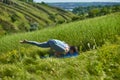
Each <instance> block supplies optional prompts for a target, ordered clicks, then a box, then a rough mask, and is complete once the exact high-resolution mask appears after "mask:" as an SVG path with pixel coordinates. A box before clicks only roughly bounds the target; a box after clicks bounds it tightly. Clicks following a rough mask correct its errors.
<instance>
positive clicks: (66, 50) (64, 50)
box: [20, 39, 78, 57]
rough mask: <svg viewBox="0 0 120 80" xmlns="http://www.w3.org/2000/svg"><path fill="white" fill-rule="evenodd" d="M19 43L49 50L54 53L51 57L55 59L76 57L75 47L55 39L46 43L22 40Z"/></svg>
mask: <svg viewBox="0 0 120 80" xmlns="http://www.w3.org/2000/svg"><path fill="white" fill-rule="evenodd" d="M20 43H27V44H32V45H35V46H38V47H41V48H51V49H52V50H54V51H55V53H54V54H53V55H52V56H55V57H72V56H77V55H78V50H77V47H75V46H69V45H68V44H67V43H65V42H63V41H60V40H57V39H51V40H49V41H47V42H42V43H39V42H36V41H28V40H23V41H20Z"/></svg>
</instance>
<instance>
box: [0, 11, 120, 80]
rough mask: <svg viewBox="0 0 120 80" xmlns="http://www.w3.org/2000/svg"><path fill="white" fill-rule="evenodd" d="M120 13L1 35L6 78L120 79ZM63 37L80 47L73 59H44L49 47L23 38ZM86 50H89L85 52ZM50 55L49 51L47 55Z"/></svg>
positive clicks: (0, 61) (1, 74)
mask: <svg viewBox="0 0 120 80" xmlns="http://www.w3.org/2000/svg"><path fill="white" fill-rule="evenodd" d="M119 17H120V13H115V14H110V15H107V16H102V17H98V18H94V19H86V20H83V21H76V22H72V23H68V24H63V25H58V26H56V27H54V28H52V27H51V28H46V29H43V30H40V31H35V32H28V33H21V34H14V35H7V36H4V37H2V38H0V52H1V54H0V55H1V56H0V78H1V79H2V80H119V79H120V76H119V75H120V58H119V57H120V54H119V53H120V38H119V35H120V23H119V22H120V18H119ZM52 38H55V39H60V40H63V41H65V42H67V43H69V44H70V45H75V46H77V47H78V48H79V50H80V55H79V56H77V57H72V58H63V59H58V58H46V59H40V55H41V54H46V53H49V49H41V48H38V47H35V46H31V45H21V44H20V43H19V41H20V40H23V39H28V40H35V41H39V42H42V41H46V40H49V39H52ZM84 51H86V52H84ZM46 55H47V54H46Z"/></svg>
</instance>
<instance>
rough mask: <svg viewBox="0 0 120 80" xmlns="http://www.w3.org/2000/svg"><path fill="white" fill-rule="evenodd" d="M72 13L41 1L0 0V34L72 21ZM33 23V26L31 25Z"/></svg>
mask: <svg viewBox="0 0 120 80" xmlns="http://www.w3.org/2000/svg"><path fill="white" fill-rule="evenodd" d="M75 17H77V16H75V15H74V14H72V13H70V12H67V11H64V10H62V9H59V8H56V7H51V6H48V5H47V4H43V3H39V4H38V3H34V2H33V3H32V2H23V1H19V0H10V3H9V4H8V3H7V4H6V3H3V2H1V1H0V35H3V34H5V33H10V32H13V33H14V32H21V31H22V32H24V31H29V30H30V29H31V27H34V25H35V26H37V27H36V28H37V29H41V28H44V27H49V26H54V25H56V24H61V23H66V22H70V21H72V20H73V19H74V18H75ZM32 25H33V26H32Z"/></svg>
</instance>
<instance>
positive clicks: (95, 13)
mask: <svg viewBox="0 0 120 80" xmlns="http://www.w3.org/2000/svg"><path fill="white" fill-rule="evenodd" d="M99 13H100V9H98V8H93V9H91V10H90V11H89V13H88V14H89V17H95V16H98V15H99Z"/></svg>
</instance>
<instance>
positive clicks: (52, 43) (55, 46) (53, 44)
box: [48, 39, 65, 53]
mask: <svg viewBox="0 0 120 80" xmlns="http://www.w3.org/2000/svg"><path fill="white" fill-rule="evenodd" d="M48 44H49V45H50V47H51V48H52V49H54V50H55V51H56V52H60V53H64V52H65V48H64V47H63V46H61V45H59V44H58V43H57V42H56V41H55V40H54V39H53V40H49V41H48Z"/></svg>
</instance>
